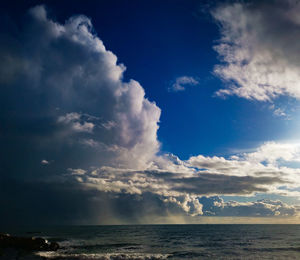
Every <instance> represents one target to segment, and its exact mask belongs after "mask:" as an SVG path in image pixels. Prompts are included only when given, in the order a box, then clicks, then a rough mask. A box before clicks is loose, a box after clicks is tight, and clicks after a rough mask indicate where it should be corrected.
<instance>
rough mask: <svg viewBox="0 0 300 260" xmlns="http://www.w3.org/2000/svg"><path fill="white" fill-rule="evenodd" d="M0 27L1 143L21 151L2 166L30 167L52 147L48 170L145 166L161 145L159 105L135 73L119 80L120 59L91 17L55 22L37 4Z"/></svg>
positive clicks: (11, 151)
mask: <svg viewBox="0 0 300 260" xmlns="http://www.w3.org/2000/svg"><path fill="white" fill-rule="evenodd" d="M3 26H4V25H3ZM1 30H2V32H3V34H2V35H3V37H2V38H3V39H5V40H3V41H1V43H0V57H1V58H0V60H1V61H3V62H5V64H6V65H5V66H4V65H3V66H1V77H0V83H1V89H0V94H1V95H0V96H1V97H0V103H1V112H0V116H1V118H2V119H3V123H4V124H5V125H6V126H7V127H6V128H5V129H3V131H4V133H3V136H5V138H4V139H3V140H1V143H2V144H3V145H2V146H1V149H2V151H9V152H8V153H9V154H8V156H7V157H8V158H12V157H13V156H17V157H22V158H23V159H22V161H23V163H20V165H16V166H15V167H13V166H12V165H11V163H10V162H8V161H7V160H5V161H6V162H3V164H1V165H4V166H3V169H2V170H3V171H6V172H7V171H8V169H9V170H10V171H11V172H13V173H12V175H17V174H19V173H18V172H21V171H22V174H23V175H24V176H25V175H26V174H27V173H28V175H32V174H33V173H34V172H38V170H39V169H34V168H32V165H33V164H34V162H33V161H35V160H37V158H40V156H41V155H42V156H44V157H48V156H49V155H50V154H51V158H53V160H55V162H56V164H55V166H54V165H53V167H57V168H52V171H53V174H55V173H56V172H59V171H60V172H61V171H63V170H65V169H66V168H70V167H72V168H81V167H87V166H88V165H89V166H91V165H94V166H97V165H98V166H103V165H110V166H112V165H115V166H117V167H132V168H136V169H143V168H146V167H147V165H148V164H149V162H150V161H151V160H152V157H153V156H155V154H156V152H158V151H159V147H160V144H159V141H158V140H157V129H158V123H159V118H160V112H161V111H160V109H159V108H158V107H157V106H156V104H155V103H154V102H150V101H149V100H148V99H146V98H145V92H144V89H143V88H142V86H141V85H140V84H139V83H138V82H137V81H135V80H129V81H128V82H125V81H123V73H124V71H125V66H124V65H122V64H118V63H117V57H116V56H115V55H114V54H113V53H112V52H110V51H108V50H107V49H106V48H105V46H104V45H103V43H102V41H101V40H100V39H99V37H97V36H96V35H95V34H94V33H93V27H92V23H91V20H90V19H89V18H87V17H86V16H83V15H78V16H73V17H71V18H69V19H68V20H67V21H66V22H65V23H64V24H60V23H58V22H55V21H54V20H51V19H50V18H49V17H48V14H47V11H46V9H45V7H44V6H36V7H34V8H31V9H30V10H29V11H28V12H27V14H26V16H25V17H24V23H23V24H22V25H20V31H19V32H18V33H17V37H16V36H15V34H12V33H11V32H10V31H5V29H3V28H2V29H1ZM16 129H18V130H16ZM16 147H18V149H16ZM28 150H30V154H29V153H27V151H28ZM52 155H53V157H52ZM2 160H3V159H2ZM39 160H40V159H39ZM74 164H75V165H74ZM5 165H6V166H5ZM4 168H5V169H4ZM12 168H15V169H12Z"/></svg>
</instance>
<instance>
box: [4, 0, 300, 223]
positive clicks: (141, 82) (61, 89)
mask: <svg viewBox="0 0 300 260" xmlns="http://www.w3.org/2000/svg"><path fill="white" fill-rule="evenodd" d="M1 7H2V8H1V13H2V18H1V27H0V31H1V39H2V40H1V42H0V57H1V60H2V62H1V64H0V65H1V71H0V83H1V85H0V86H1V89H0V90H1V98H0V103H1V111H2V112H1V114H0V118H1V120H2V125H3V127H2V129H0V141H1V143H2V148H1V153H2V154H3V155H4V154H5V155H4V156H3V157H2V158H1V161H0V162H1V165H2V166H1V168H0V170H1V172H2V174H1V176H2V177H1V182H2V183H1V184H2V185H3V186H5V189H4V190H3V191H2V193H0V195H1V197H2V201H0V202H1V203H2V204H3V205H9V204H11V205H15V206H14V207H11V208H7V212H8V213H7V215H6V216H3V217H2V222H3V223H14V221H15V222H16V221H17V222H20V223H30V221H36V220H32V216H33V215H34V214H35V215H36V217H37V218H38V219H39V221H40V222H41V223H50V224H51V223H54V224H55V223H56V222H60V221H62V219H64V221H65V222H66V223H68V224H69V223H75V224H78V223H80V224H82V223H83V224H90V223H92V224H94V223H96V224H106V223H158V222H164V223H171V221H173V222H174V220H175V223H177V222H178V223H179V222H180V223H205V221H206V220H205V218H208V217H214V218H215V220H214V221H215V222H217V223H219V222H222V221H224V218H226V217H228V218H232V217H235V218H237V219H238V218H240V217H242V218H243V220H242V221H244V222H246V223H248V222H249V223H250V222H251V223H252V222H255V223H256V222H259V223H264V221H270V220H266V219H272V220H271V221H273V222H276V223H280V222H286V221H290V222H297V221H298V209H299V201H298V196H299V187H300V183H298V172H300V168H299V161H300V159H299V158H300V142H299V137H300V136H299V129H300V125H299V109H300V107H299V98H300V91H299V90H298V89H300V85H299V83H298V82H299V80H300V75H299V67H300V64H299V59H297V57H298V56H299V54H298V50H299V47H298V45H297V40H298V39H299V38H298V37H300V35H299V31H300V29H299V28H300V26H299V19H300V18H299V15H298V13H297V10H299V9H300V5H299V3H297V2H296V1H290V2H289V3H286V2H284V1H280V0H276V1H275V0H274V1H271V2H268V1H260V2H258V1H245V2H239V1H228V2H223V1H215V2H211V1H192V0H191V1H89V2H87V3H85V2H82V1H74V2H72V5H67V4H65V3H62V2H61V1H49V2H47V1H46V2H45V1H43V2H40V1H21V2H19V4H18V5H17V7H16V5H15V4H14V3H11V2H9V3H8V2H7V3H1ZM15 162H18V163H15ZM16 189H17V190H18V192H17V193H16ZM23 193H24V194H27V195H26V196H25V195H24V198H23V200H22V199H19V197H23V196H22V194H23ZM16 194H20V196H16ZM74 194H77V195H76V196H77V197H76V199H72V198H73V196H74ZM37 195H38V196H37ZM37 197H40V198H42V197H43V198H44V199H45V200H46V201H47V202H48V203H50V204H51V205H52V204H54V205H56V206H57V209H56V210H55V212H56V214H57V218H56V219H55V220H53V218H51V214H50V215H49V217H45V212H47V209H45V208H43V207H42V208H41V209H36V206H35V205H38V204H39V203H40V201H39V199H37ZM62 198H64V200H62ZM29 200H30V201H32V202H30V203H29V202H28V201H29ZM24 203H25V204H24ZM60 203H61V204H63V205H67V207H65V208H64V207H62V206H61V204H60ZM121 204H122V205H126V207H125V206H124V207H121V208H120V205H121ZM24 205H26V206H24ZM33 208H34V209H35V210H33ZM100 208H101V209H102V211H101V210H100ZM103 209H104V210H103ZM20 211H21V212H22V214H23V215H22V216H23V217H22V220H16V219H14V218H12V217H11V216H13V215H15V214H17V213H18V214H19V213H20ZM74 212H76V214H74ZM0 219H1V218H0ZM55 221H56V222H55ZM176 221H177V222H176ZM209 221H211V220H209ZM173 222H172V223H173Z"/></svg>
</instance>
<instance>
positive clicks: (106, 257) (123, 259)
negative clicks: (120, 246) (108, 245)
mask: <svg viewBox="0 0 300 260" xmlns="http://www.w3.org/2000/svg"><path fill="white" fill-rule="evenodd" d="M37 255H38V256H41V257H45V258H48V259H55V258H58V257H59V258H60V259H63V258H65V259H66V260H67V259H78V260H81V259H82V260H129V259H130V260H156V259H157V260H158V259H167V258H168V257H169V256H170V255H169V254H148V253H97V254H65V253H59V252H38V253H37Z"/></svg>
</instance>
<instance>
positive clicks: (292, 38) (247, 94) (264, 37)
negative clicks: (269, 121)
mask: <svg viewBox="0 0 300 260" xmlns="http://www.w3.org/2000/svg"><path fill="white" fill-rule="evenodd" d="M299 11H300V3H299V2H298V1H296V0H291V1H283V0H273V1H259V2H258V1H253V2H247V3H246V2H245V3H229V4H227V3H226V4H221V5H219V7H217V8H216V9H215V10H214V11H213V12H212V15H213V17H214V19H215V20H216V21H217V23H218V24H219V26H220V33H221V38H220V39H219V42H218V44H217V45H215V46H214V49H215V50H216V51H217V52H218V54H219V57H220V60H221V62H222V63H221V64H219V65H216V66H215V68H214V72H215V74H216V75H218V76H219V77H220V78H221V79H222V80H223V81H224V82H225V83H226V84H227V87H226V88H224V89H221V90H219V91H217V93H216V94H217V95H218V96H227V95H237V96H239V97H242V98H246V99H252V100H259V101H272V100H274V99H275V98H277V97H279V96H290V97H293V98H296V99H299V98H300V63H299V60H300V59H299V58H300V57H299V53H300V50H299V44H298V42H299V39H300V23H299V21H300V18H299V17H300V16H299ZM277 112H278V113H279V114H282V113H281V112H280V111H277Z"/></svg>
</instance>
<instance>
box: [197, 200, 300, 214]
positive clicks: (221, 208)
mask: <svg viewBox="0 0 300 260" xmlns="http://www.w3.org/2000/svg"><path fill="white" fill-rule="evenodd" d="M199 202H200V203H201V204H202V205H203V208H202V209H203V214H204V215H205V216H239V217H288V216H295V215H297V212H298V210H297V208H296V207H294V206H290V205H288V204H285V203H283V202H281V201H274V200H267V199H263V200H258V201H254V202H236V201H228V202H224V200H223V199H222V198H220V197H218V196H216V197H209V198H208V197H202V198H200V199H199Z"/></svg>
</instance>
